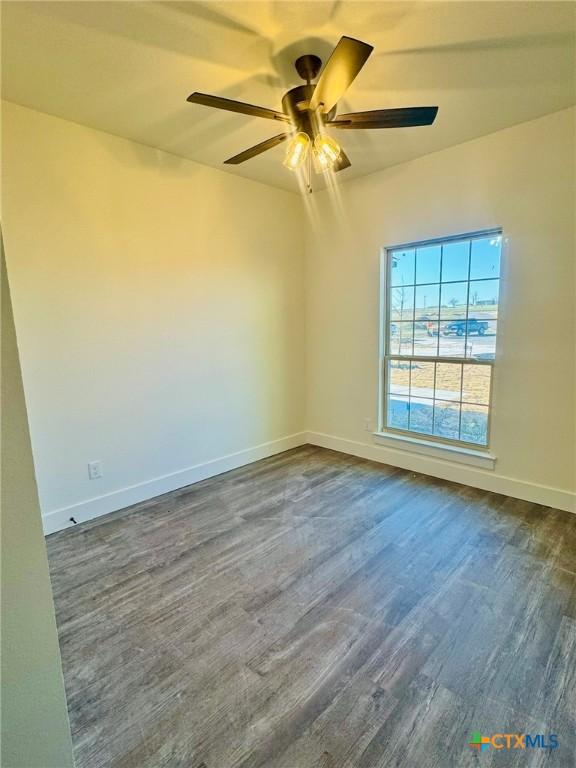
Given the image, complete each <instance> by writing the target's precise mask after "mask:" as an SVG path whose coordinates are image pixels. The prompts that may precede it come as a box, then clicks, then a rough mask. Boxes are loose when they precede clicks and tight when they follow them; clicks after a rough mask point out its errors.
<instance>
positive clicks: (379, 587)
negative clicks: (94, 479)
mask: <svg viewBox="0 0 576 768" xmlns="http://www.w3.org/2000/svg"><path fill="white" fill-rule="evenodd" d="M48 550H49V558H50V568H51V575H52V582H53V587H54V596H55V602H56V610H57V620H58V627H59V635H60V644H61V648H62V660H63V665H64V674H65V682H66V688H67V692H68V704H69V709H70V718H71V725H72V732H73V740H74V744H75V752H76V760H77V766H78V768H104V767H105V768H163V767H165V766H166V767H169V768H377V767H381V768H384V767H388V766H397V767H399V768H467V767H468V766H507V767H508V766H512V767H513V766H530V768H537V767H538V768H539V767H540V766H562V767H563V768H564V767H566V768H568V767H569V768H572V767H573V766H574V765H576V515H570V514H569V513H566V512H560V511H558V510H553V509H548V508H545V507H541V506H538V505H536V504H531V503H528V502H522V501H518V500H516V499H512V498H508V497H505V496H499V495H496V494H492V493H487V492H484V491H479V490H475V489H472V488H468V487H466V486H459V485H455V484H451V483H447V482H444V481H441V480H436V479H433V478H429V477H425V476H422V475H414V474H413V473H410V472H407V471H404V470H399V469H396V468H393V467H388V466H384V465H377V464H373V463H370V462H367V461H363V460H360V459H355V458H352V457H350V456H345V455H342V454H338V453H334V452H331V451H326V450H323V449H320V448H314V447H311V446H307V447H305V448H302V449H297V450H295V451H290V452H288V453H285V454H281V455H279V456H276V457H273V458H271V459H266V460H264V461H261V462H258V463H256V464H252V465H250V466H248V467H245V468H242V469H239V470H235V471H233V472H229V473H227V474H226V475H221V476H219V477H216V478H213V479H211V480H207V481H205V482H202V483H199V484H197V485H194V486H190V487H188V488H184V489H182V490H179V491H176V492H173V493H170V494H167V495H165V496H162V497H160V498H158V499H154V500H152V501H149V502H146V503H143V504H140V505H138V506H136V507H132V508H130V509H128V510H125V511H123V512H119V513H114V514H112V515H108V516H107V517H104V518H100V519H99V520H95V521H92V522H90V523H86V524H84V525H81V526H78V527H75V528H73V529H69V530H67V531H63V532H61V533H58V534H55V535H53V536H50V537H49V538H48ZM475 731H479V732H481V733H483V734H485V735H490V734H493V733H530V734H545V735H548V734H551V733H553V734H556V735H557V736H558V743H559V746H558V749H556V750H554V751H550V750H543V749H528V750H505V749H503V750H495V749H493V748H492V747H490V748H489V749H487V750H486V751H485V752H483V753H482V754H480V753H478V751H476V750H474V749H472V748H470V747H469V746H468V742H469V740H470V738H471V736H472V733H473V732H475Z"/></svg>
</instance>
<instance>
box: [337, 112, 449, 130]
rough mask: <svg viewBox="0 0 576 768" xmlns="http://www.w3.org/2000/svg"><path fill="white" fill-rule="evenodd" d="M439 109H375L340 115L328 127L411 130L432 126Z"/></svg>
mask: <svg viewBox="0 0 576 768" xmlns="http://www.w3.org/2000/svg"><path fill="white" fill-rule="evenodd" d="M437 114H438V107H403V108H402V109H375V110H373V111H371V112H350V114H348V115H338V116H337V117H336V118H335V119H334V120H332V121H331V122H329V123H326V125H329V126H330V127H331V128H352V129H358V128H410V127H411V126H416V125H432V123H433V122H434V120H435V119H436V115H437Z"/></svg>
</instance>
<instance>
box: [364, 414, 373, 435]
mask: <svg viewBox="0 0 576 768" xmlns="http://www.w3.org/2000/svg"><path fill="white" fill-rule="evenodd" d="M364 429H365V430H366V432H372V419H370V418H368V417H365V418H364Z"/></svg>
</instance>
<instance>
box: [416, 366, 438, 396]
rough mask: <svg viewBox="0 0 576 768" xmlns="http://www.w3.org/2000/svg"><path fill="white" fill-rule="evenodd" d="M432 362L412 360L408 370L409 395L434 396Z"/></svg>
mask: <svg viewBox="0 0 576 768" xmlns="http://www.w3.org/2000/svg"><path fill="white" fill-rule="evenodd" d="M434 365H435V364H434V363H422V362H420V361H418V362H417V361H413V362H412V365H411V371H410V396H411V397H412V396H414V397H434Z"/></svg>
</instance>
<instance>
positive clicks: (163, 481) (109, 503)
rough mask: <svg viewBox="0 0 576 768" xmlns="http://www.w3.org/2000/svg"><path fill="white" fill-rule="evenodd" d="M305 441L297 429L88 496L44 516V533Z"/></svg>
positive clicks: (203, 478) (127, 505)
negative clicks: (83, 499)
mask: <svg viewBox="0 0 576 768" xmlns="http://www.w3.org/2000/svg"><path fill="white" fill-rule="evenodd" d="M305 444H306V432H298V433H297V434H294V435H287V436H286V437H282V438H280V439H279V440H273V441H271V442H269V443H262V444H261V445H257V446H255V447H254V448H247V449H246V450H244V451H237V452H236V453H231V454H228V455H227V456H221V457H220V458H218V459H213V460H212V461H207V462H205V463H203V464H196V465H195V466H193V467H188V468H186V469H181V470H179V471H177V472H172V473H171V474H169V475H163V476H162V477H155V478H153V479H152V480H147V481H145V482H143V483H138V485H131V486H129V487H127V488H121V489H119V490H117V491H113V492H112V493H106V494H103V495H102V496H96V497H94V498H92V499H86V500H85V501H81V502H79V503H77V504H72V505H71V506H69V507H61V508H60V509H55V510H52V511H51V512H47V513H46V514H44V515H43V516H42V522H43V526H44V535H46V536H47V535H48V534H50V533H55V532H56V531H60V530H62V529H63V528H68V527H71V526H72V525H74V524H73V523H71V522H70V518H71V517H73V518H74V519H75V520H76V522H77V523H83V522H86V521H87V520H92V519H94V518H95V517H100V516H101V515H107V514H108V513H109V512H116V511H117V510H119V509H124V508H125V507H129V506H131V505H132V504H138V503H140V502H141V501H147V500H148V499H152V498H154V497H155V496H161V495H162V494H163V493H168V492H169V491H175V490H177V489H178V488H183V487H184V486H186V485H191V484H192V483H198V482H199V481H200V480H206V479H207V478H209V477H214V476H215V475H220V474H222V472H229V471H230V470H231V469H237V468H238V467H242V466H244V465H245V464H251V463H252V462H254V461H259V460H260V459H266V458H267V457H268V456H274V455H275V454H276V453H282V452H283V451H288V450H290V449H291V448H298V446H300V445H305Z"/></svg>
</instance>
